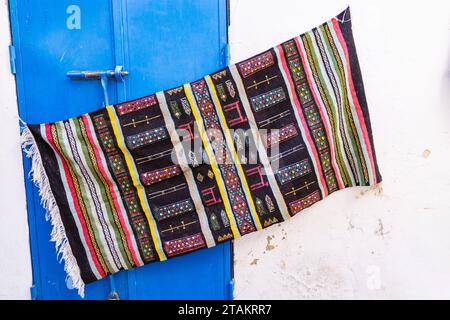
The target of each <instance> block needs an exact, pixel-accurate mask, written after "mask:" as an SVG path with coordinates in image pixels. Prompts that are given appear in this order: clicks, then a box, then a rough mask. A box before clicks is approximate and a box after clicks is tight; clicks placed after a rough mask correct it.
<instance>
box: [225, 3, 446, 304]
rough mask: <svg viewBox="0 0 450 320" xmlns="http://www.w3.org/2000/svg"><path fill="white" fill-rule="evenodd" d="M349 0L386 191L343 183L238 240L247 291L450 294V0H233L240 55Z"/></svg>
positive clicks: (235, 52)
mask: <svg viewBox="0 0 450 320" xmlns="http://www.w3.org/2000/svg"><path fill="white" fill-rule="evenodd" d="M347 3H350V5H351V11H352V16H353V17H352V22H353V32H354V37H355V42H356V47H357V50H358V54H359V60H360V64H361V69H362V73H363V78H364V80H365V86H366V93H367V98H368V103H369V109H370V114H371V119H372V126H373V134H374V139H375V149H376V152H377V155H378V160H379V165H380V170H381V174H382V175H383V180H384V181H383V187H384V192H383V194H382V195H377V194H376V192H375V191H374V190H368V189H367V188H357V189H349V190H344V191H340V192H337V193H335V194H333V195H332V196H330V197H329V198H328V199H327V200H325V201H322V202H320V203H317V204H315V205H314V206H313V207H312V208H309V209H307V210H305V211H303V212H302V213H301V214H299V215H298V216H296V217H294V218H293V219H291V221H289V222H286V223H283V224H281V225H278V226H277V225H275V226H273V227H271V228H269V229H268V230H265V231H262V232H258V233H254V234H251V235H248V236H246V237H244V238H241V239H239V240H237V241H236V242H235V254H236V255H235V298H237V299H263V298H264V299H305V298H306V299H309V298H360V299H362V298H369V299H371V298H382V299H384V298H386V299H388V298H447V299H448V298H450V254H449V252H450V232H449V227H450V168H449V163H450V162H449V159H450V103H449V98H450V96H449V95H450V94H449V89H450V56H449V53H450V37H449V30H450V2H449V1H447V0H442V1H437V0H435V1H430V2H423V1H405V0H402V1H388V0H377V1H356V0H355V1H336V0H316V1H308V0H302V1H294V0H292V1H289V0H276V1H274V0H245V1H239V0H231V27H230V44H231V60H232V61H231V62H232V63H233V62H237V61H240V60H242V59H244V58H246V57H249V56H251V55H254V54H257V53H259V52H260V51H262V50H265V49H266V48H268V47H270V46H273V45H275V44H278V43H280V42H282V41H285V40H287V39H289V38H291V37H293V36H295V35H297V34H300V33H302V32H304V31H306V30H309V29H310V28H312V27H314V26H317V25H318V24H320V23H322V22H324V21H326V20H327V19H329V18H331V17H332V16H334V15H335V14H337V13H338V12H340V11H341V10H342V9H344V8H345V7H346V5H347ZM426 150H428V151H426Z"/></svg>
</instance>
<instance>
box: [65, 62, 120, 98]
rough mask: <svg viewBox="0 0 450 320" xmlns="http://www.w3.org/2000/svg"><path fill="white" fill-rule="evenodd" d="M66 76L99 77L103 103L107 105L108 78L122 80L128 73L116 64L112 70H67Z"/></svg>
mask: <svg viewBox="0 0 450 320" xmlns="http://www.w3.org/2000/svg"><path fill="white" fill-rule="evenodd" d="M66 75H67V77H69V79H72V80H84V79H87V80H89V79H100V82H101V85H102V88H103V95H104V100H105V105H109V97H108V81H109V79H110V78H115V79H116V80H117V81H123V78H124V77H125V76H127V75H128V71H124V70H123V66H120V65H119V66H116V67H115V68H114V70H100V71H68V72H67V74H66Z"/></svg>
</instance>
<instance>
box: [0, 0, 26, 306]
mask: <svg viewBox="0 0 450 320" xmlns="http://www.w3.org/2000/svg"><path fill="white" fill-rule="evenodd" d="M10 43H11V39H10V31H9V17H8V7H7V2H6V1H1V3H0V120H1V125H0V299H28V298H29V297H30V286H31V260H30V248H29V242H28V223H27V211H26V206H25V203H26V202H25V186H24V183H23V167H22V156H21V153H20V141H19V120H18V119H19V118H18V114H17V100H16V84H15V80H14V76H13V75H12V74H11V72H10V67H9V51H8V45H9V44H10Z"/></svg>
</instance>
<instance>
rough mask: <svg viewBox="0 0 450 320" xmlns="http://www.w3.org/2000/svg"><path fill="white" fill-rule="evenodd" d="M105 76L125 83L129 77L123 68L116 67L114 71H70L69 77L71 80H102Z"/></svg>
mask: <svg viewBox="0 0 450 320" xmlns="http://www.w3.org/2000/svg"><path fill="white" fill-rule="evenodd" d="M102 75H104V76H106V77H107V78H115V79H116V80H121V81H123V78H124V77H125V76H127V75H128V71H124V70H123V66H116V67H115V69H114V70H100V71H75V70H73V71H69V72H67V77H69V78H70V79H73V80H76V79H79V80H81V79H100V78H101V76H102Z"/></svg>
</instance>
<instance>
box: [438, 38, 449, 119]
mask: <svg viewBox="0 0 450 320" xmlns="http://www.w3.org/2000/svg"><path fill="white" fill-rule="evenodd" d="M447 52H448V53H447V66H446V68H445V71H444V75H443V77H442V81H441V88H440V96H441V101H442V105H443V106H444V108H445V109H446V111H447V112H449V113H450V47H449V48H448V50H447Z"/></svg>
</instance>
